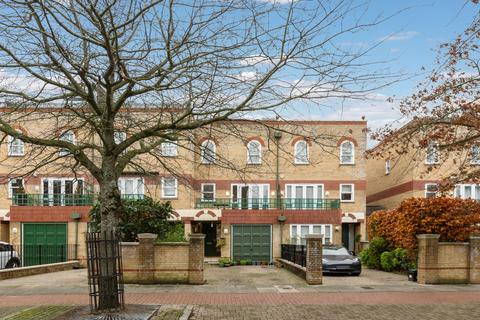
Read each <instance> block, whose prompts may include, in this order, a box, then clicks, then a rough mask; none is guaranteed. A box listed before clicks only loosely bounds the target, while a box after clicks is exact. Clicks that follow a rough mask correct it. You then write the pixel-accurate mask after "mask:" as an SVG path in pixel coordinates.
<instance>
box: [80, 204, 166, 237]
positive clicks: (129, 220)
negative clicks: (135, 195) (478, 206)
mask: <svg viewBox="0 0 480 320" xmlns="http://www.w3.org/2000/svg"><path fill="white" fill-rule="evenodd" d="M172 212H173V209H172V206H171V205H170V202H165V203H161V202H158V201H155V200H153V199H151V198H149V197H145V198H144V199H138V200H132V199H123V200H122V208H121V209H120V211H119V212H118V216H119V220H120V221H119V225H118V228H119V230H120V234H121V237H122V241H138V238H137V235H138V234H139V233H155V234H156V235H158V238H159V239H163V238H165V235H166V233H167V232H168V231H169V230H170V228H171V222H170V221H168V218H169V217H170V215H171V214H172ZM100 224H101V214H100V207H99V205H98V204H97V205H95V206H94V207H93V208H92V209H91V210H90V227H91V228H92V231H100Z"/></svg>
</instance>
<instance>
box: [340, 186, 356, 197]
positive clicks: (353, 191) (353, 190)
mask: <svg viewBox="0 0 480 320" xmlns="http://www.w3.org/2000/svg"><path fill="white" fill-rule="evenodd" d="M343 186H352V199H351V200H342V187H343ZM339 194H340V202H355V184H354V183H341V184H340V186H339Z"/></svg>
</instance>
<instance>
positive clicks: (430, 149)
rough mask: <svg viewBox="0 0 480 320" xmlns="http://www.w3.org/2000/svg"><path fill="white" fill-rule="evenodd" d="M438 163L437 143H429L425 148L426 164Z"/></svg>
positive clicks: (438, 151)
mask: <svg viewBox="0 0 480 320" xmlns="http://www.w3.org/2000/svg"><path fill="white" fill-rule="evenodd" d="M439 162H440V150H439V148H438V142H436V141H430V142H429V143H428V146H427V156H426V157H425V163H426V164H436V163H439Z"/></svg>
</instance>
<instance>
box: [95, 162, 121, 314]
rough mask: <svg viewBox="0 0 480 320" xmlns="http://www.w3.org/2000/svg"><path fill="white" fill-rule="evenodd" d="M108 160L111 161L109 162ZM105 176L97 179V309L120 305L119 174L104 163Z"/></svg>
mask: <svg viewBox="0 0 480 320" xmlns="http://www.w3.org/2000/svg"><path fill="white" fill-rule="evenodd" d="M110 163H113V161H112V162H110ZM104 165H105V166H104V167H103V169H104V176H103V180H102V181H101V182H100V196H99V205H100V213H101V223H100V231H101V239H102V240H103V241H101V242H100V248H99V250H98V252H99V258H100V263H99V266H100V270H99V275H100V278H99V281H98V290H99V303H98V309H99V310H100V311H101V310H111V309H117V308H119V307H121V303H120V301H119V295H118V289H119V283H118V280H119V279H118V277H117V274H118V272H119V270H117V268H118V262H117V259H118V258H117V257H118V256H119V255H120V252H117V251H118V250H117V246H116V243H115V239H117V238H118V237H119V230H118V222H119V212H120V210H122V202H121V197H120V191H119V190H118V186H117V179H118V177H117V176H116V175H115V173H114V167H113V166H109V165H108V163H107V164H105V163H104Z"/></svg>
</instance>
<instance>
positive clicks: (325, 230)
mask: <svg viewBox="0 0 480 320" xmlns="http://www.w3.org/2000/svg"><path fill="white" fill-rule="evenodd" d="M332 230H333V228H332V225H331V224H292V225H290V242H291V244H302V245H305V244H307V235H309V234H323V244H330V243H331V242H332Z"/></svg>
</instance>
